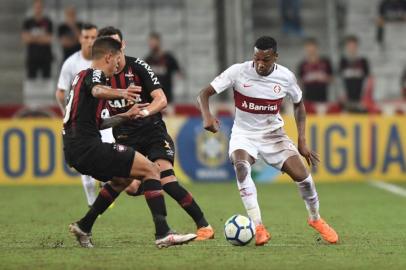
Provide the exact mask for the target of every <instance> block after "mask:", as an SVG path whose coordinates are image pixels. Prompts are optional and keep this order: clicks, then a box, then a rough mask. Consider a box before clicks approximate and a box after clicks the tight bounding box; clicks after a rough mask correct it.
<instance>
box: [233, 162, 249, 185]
mask: <svg viewBox="0 0 406 270" xmlns="http://www.w3.org/2000/svg"><path fill="white" fill-rule="evenodd" d="M250 167H251V164H250V163H249V162H248V161H247V160H238V161H236V162H235V163H234V170H235V174H236V176H237V180H238V181H239V182H243V181H244V180H245V179H246V178H247V176H248V173H249V171H250Z"/></svg>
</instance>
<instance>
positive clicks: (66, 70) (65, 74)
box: [58, 61, 76, 91]
mask: <svg viewBox="0 0 406 270" xmlns="http://www.w3.org/2000/svg"><path fill="white" fill-rule="evenodd" d="M75 75H76V74H73V73H72V71H71V65H70V62H69V61H65V63H63V65H62V69H61V73H60V74H59V79H58V88H59V89H62V90H64V91H69V89H70V87H71V83H72V81H73V78H74V77H75Z"/></svg>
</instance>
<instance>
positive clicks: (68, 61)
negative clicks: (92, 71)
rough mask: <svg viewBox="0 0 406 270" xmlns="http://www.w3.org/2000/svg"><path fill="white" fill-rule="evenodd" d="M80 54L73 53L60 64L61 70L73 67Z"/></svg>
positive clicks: (78, 52)
mask: <svg viewBox="0 0 406 270" xmlns="http://www.w3.org/2000/svg"><path fill="white" fill-rule="evenodd" d="M80 54H81V52H80V51H77V52H75V53H73V54H72V55H71V56H69V57H68V58H66V60H65V62H63V64H62V68H63V67H69V66H72V65H74V64H75V63H77V62H78V61H79V60H80V57H81V55H80Z"/></svg>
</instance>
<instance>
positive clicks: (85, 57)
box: [80, 50, 92, 60]
mask: <svg viewBox="0 0 406 270" xmlns="http://www.w3.org/2000/svg"><path fill="white" fill-rule="evenodd" d="M80 53H81V54H82V57H83V58H84V59H86V60H92V55H91V54H90V53H86V52H85V51H84V50H80Z"/></svg>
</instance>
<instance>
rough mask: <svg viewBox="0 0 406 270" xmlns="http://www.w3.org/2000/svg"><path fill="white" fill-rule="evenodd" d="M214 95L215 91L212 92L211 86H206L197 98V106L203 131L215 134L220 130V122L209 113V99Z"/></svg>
mask: <svg viewBox="0 0 406 270" xmlns="http://www.w3.org/2000/svg"><path fill="white" fill-rule="evenodd" d="M214 94H216V90H214V88H213V86H211V85H209V86H207V87H206V88H204V89H203V90H201V91H200V93H199V95H198V97H197V104H198V106H199V109H200V112H201V114H202V118H203V127H204V129H206V130H208V131H210V132H213V133H216V132H217V131H218V130H219V128H220V122H219V120H218V119H217V118H216V117H214V116H213V115H212V113H211V112H210V105H209V99H210V97H211V96H213V95H214Z"/></svg>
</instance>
